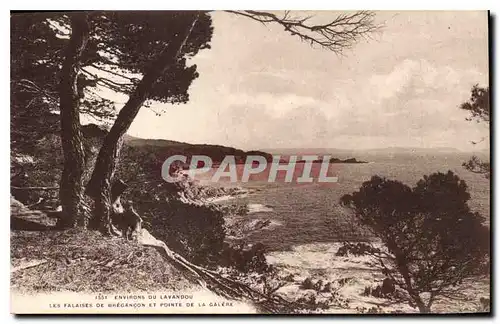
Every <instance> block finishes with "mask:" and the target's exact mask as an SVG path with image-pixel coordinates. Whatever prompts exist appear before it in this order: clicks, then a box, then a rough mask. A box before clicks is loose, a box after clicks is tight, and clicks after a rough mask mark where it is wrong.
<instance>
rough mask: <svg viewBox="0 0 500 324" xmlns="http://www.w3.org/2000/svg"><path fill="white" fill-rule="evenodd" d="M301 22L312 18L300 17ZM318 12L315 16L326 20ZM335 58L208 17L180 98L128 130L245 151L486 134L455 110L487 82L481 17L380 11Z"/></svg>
mask: <svg viewBox="0 0 500 324" xmlns="http://www.w3.org/2000/svg"><path fill="white" fill-rule="evenodd" d="M309 14H310V13H309ZM337 14H338V13H335V12H321V13H320V16H321V17H324V16H328V15H331V16H335V15H337ZM377 21H379V22H385V27H384V28H383V30H382V31H381V32H379V33H377V34H375V35H373V39H370V40H366V41H361V42H360V43H358V44H357V45H356V46H354V48H353V49H352V50H349V51H347V52H346V53H345V56H344V57H339V56H336V55H335V54H334V53H332V52H329V51H326V50H323V49H319V48H311V47H310V46H309V45H308V44H306V43H303V42H301V41H300V40H299V39H297V38H295V37H293V36H291V35H290V34H288V33H285V32H284V31H283V28H280V27H277V26H271V25H270V26H263V25H261V24H259V23H257V22H254V21H252V20H249V19H247V18H244V17H238V16H234V15H231V14H228V13H224V12H217V13H214V14H213V24H214V28H215V31H214V36H213V39H212V42H211V45H212V48H211V49H210V50H205V51H203V52H200V54H199V55H197V56H196V57H195V58H194V59H193V62H194V63H196V64H197V65H198V71H199V73H200V77H199V78H198V79H197V80H195V81H194V83H193V84H192V86H191V88H190V98H191V100H190V102H189V103H188V104H185V105H175V106H168V105H165V107H155V108H156V110H160V109H161V108H166V109H167V110H166V112H165V113H163V114H162V116H160V117H158V116H156V115H155V113H153V112H152V111H151V110H149V109H146V108H143V109H141V111H140V113H139V115H138V116H137V119H136V120H135V121H134V123H133V124H132V126H131V128H130V130H129V134H130V135H133V136H138V137H144V138H164V139H170V140H178V141H185V142H190V143H211V144H221V145H229V146H235V147H238V148H243V149H253V148H284V147H294V148H308V147H309V148H311V147H330V148H343V149H352V148H354V149H363V148H373V147H388V146H413V147H442V146H447V147H456V148H459V149H462V150H474V149H478V148H482V147H484V145H487V141H485V142H483V143H481V144H480V145H479V146H478V147H473V145H472V144H471V143H470V141H471V140H480V139H481V138H482V137H485V136H488V129H487V127H486V126H485V125H483V124H476V123H473V122H467V121H465V117H466V116H467V113H466V112H462V111H460V110H459V109H458V108H457V106H458V105H459V104H460V103H461V102H463V101H464V100H466V99H467V98H468V97H469V94H470V88H471V86H472V85H473V84H475V83H479V84H480V85H486V84H487V81H488V33H487V13H486V12H464V11H462V12H437V11H435V12H378V13H377Z"/></svg>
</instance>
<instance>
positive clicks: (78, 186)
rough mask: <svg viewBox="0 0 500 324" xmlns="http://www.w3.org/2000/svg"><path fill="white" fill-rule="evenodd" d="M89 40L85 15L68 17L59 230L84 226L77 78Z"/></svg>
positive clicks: (61, 105)
mask: <svg viewBox="0 0 500 324" xmlns="http://www.w3.org/2000/svg"><path fill="white" fill-rule="evenodd" d="M88 39H89V25H88V21H87V15H86V14H84V13H81V14H75V15H74V16H72V18H71V38H70V41H69V44H68V48H67V50H66V57H65V59H64V62H63V64H62V70H61V83H60V89H59V96H60V102H59V108H60V115H61V141H62V148H63V153H64V169H63V173H62V177H61V186H60V192H59V196H60V199H61V205H62V208H63V215H64V217H63V218H62V220H61V222H60V223H59V224H58V225H59V226H61V227H75V226H86V223H87V220H86V217H85V215H84V212H83V194H84V186H83V173H84V168H85V151H84V147H83V140H82V132H81V129H80V128H81V125H80V113H79V96H78V91H77V84H76V82H77V76H78V70H79V68H80V59H81V55H82V53H83V51H84V49H85V47H86V45H87V41H88Z"/></svg>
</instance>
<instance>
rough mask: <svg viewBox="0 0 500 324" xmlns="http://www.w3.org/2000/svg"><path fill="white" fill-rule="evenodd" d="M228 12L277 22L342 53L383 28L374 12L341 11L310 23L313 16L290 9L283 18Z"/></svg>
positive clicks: (255, 12) (306, 39) (244, 12)
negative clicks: (325, 20) (323, 21)
mask: <svg viewBox="0 0 500 324" xmlns="http://www.w3.org/2000/svg"><path fill="white" fill-rule="evenodd" d="M226 12H229V13H232V14H235V15H240V16H243V17H247V18H250V19H252V20H255V21H257V22H260V23H262V24H264V25H266V24H269V23H276V24H278V25H281V26H282V27H283V28H284V29H285V31H287V32H289V33H290V34H292V35H293V36H297V37H299V38H300V39H301V40H302V41H305V42H308V43H310V45H311V46H313V45H319V46H320V47H322V48H325V49H328V50H330V51H333V52H335V53H336V54H341V53H342V52H343V50H344V49H348V48H351V47H352V45H353V44H355V43H356V42H357V41H358V40H359V39H360V38H363V37H366V36H369V34H371V33H372V32H375V31H377V30H379V29H380V28H381V27H382V26H381V25H377V24H375V22H374V17H375V13H374V12H372V11H357V12H354V13H349V14H347V13H346V14H341V15H339V16H337V17H336V18H335V19H333V20H332V21H330V22H329V23H326V24H312V23H308V22H309V20H310V18H312V17H310V16H308V17H291V16H290V12H289V11H285V12H284V14H283V16H282V17H278V16H277V15H276V14H274V13H270V12H265V11H255V10H243V11H234V10H226Z"/></svg>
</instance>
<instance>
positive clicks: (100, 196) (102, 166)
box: [87, 16, 198, 234]
mask: <svg viewBox="0 0 500 324" xmlns="http://www.w3.org/2000/svg"><path fill="white" fill-rule="evenodd" d="M197 20H198V16H194V17H193V21H192V23H191V24H190V25H189V27H188V28H187V29H186V32H185V33H184V34H182V33H179V34H177V37H176V38H174V39H173V40H172V41H171V42H170V43H169V44H168V46H167V47H166V48H165V49H164V50H163V51H162V53H161V54H160V56H159V57H158V59H157V60H156V62H154V63H153V64H151V68H150V69H149V70H148V71H147V72H146V73H145V74H144V76H143V78H142V80H141V82H139V84H138V85H137V88H136V89H135V91H134V92H133V93H132V94H131V95H130V97H129V100H128V101H127V103H126V104H125V105H124V106H123V108H122V109H121V110H120V112H119V114H118V117H117V118H116V120H115V123H114V124H113V126H112V127H111V129H110V131H109V133H108V134H107V135H106V137H105V138H104V142H103V144H102V147H101V149H100V151H99V155H98V156H97V161H96V164H95V168H94V172H93V173H92V177H91V179H90V181H89V183H88V185H87V194H88V195H89V196H90V197H92V198H93V199H94V201H95V215H94V217H96V218H97V222H98V223H99V228H100V229H101V231H102V232H103V233H104V234H109V233H111V228H112V227H111V221H110V211H111V203H112V201H111V197H110V194H111V182H112V179H113V175H114V172H115V169H116V165H117V164H118V161H119V159H120V149H121V146H122V143H123V135H125V133H126V132H127V130H128V129H129V127H130V125H131V124H132V122H133V121H134V118H135V117H136V116H137V113H138V112H139V109H140V108H141V107H142V105H143V104H144V101H146V99H148V96H149V92H150V91H151V89H152V87H153V85H154V83H155V82H156V81H157V80H158V78H159V77H160V76H161V75H163V74H164V73H165V71H166V70H167V69H168V68H169V67H170V66H172V65H174V64H176V62H177V60H178V57H179V55H180V54H181V52H182V48H183V47H184V45H185V44H186V41H187V39H188V38H189V36H190V34H191V31H192V30H193V27H194V25H195V24H196V21H197Z"/></svg>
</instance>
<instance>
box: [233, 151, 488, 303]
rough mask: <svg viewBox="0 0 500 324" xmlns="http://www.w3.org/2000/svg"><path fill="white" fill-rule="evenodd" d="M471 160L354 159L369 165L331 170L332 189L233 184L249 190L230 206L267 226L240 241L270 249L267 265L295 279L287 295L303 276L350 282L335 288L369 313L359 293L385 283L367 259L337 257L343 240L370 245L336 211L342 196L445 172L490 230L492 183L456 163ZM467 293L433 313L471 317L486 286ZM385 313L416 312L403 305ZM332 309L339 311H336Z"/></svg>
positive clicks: (445, 156)
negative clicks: (376, 183) (382, 182)
mask: <svg viewBox="0 0 500 324" xmlns="http://www.w3.org/2000/svg"><path fill="white" fill-rule="evenodd" d="M470 156H471V154H470V153H464V152H442V153H441V152H434V153H411V152H409V153H395V154H387V153H386V152H383V153H366V154H363V153H359V154H358V155H356V156H353V155H350V156H348V157H355V158H356V159H357V160H363V161H367V162H368V163H359V164H348V163H342V164H335V165H334V168H335V172H336V175H337V177H338V182H337V183H335V184H329V185H324V184H320V183H311V184H296V183H295V184H294V183H283V182H281V183H267V182H260V183H259V182H248V183H238V186H241V187H244V188H247V189H251V191H250V193H249V194H248V195H245V196H243V197H239V198H235V199H233V200H231V201H230V203H231V204H243V205H247V207H248V210H249V212H248V215H247V217H249V218H251V219H256V220H270V225H269V226H268V227H266V228H265V229H262V230H259V231H256V232H254V233H251V234H250V235H249V236H248V237H247V238H246V239H247V242H248V243H257V242H259V243H263V244H264V245H265V246H266V247H267V248H268V261H269V262H270V263H272V264H274V265H275V266H277V267H278V268H280V269H281V271H282V272H283V273H284V274H293V275H294V276H295V277H296V284H295V285H291V286H289V287H285V288H284V289H285V290H286V289H288V291H286V293H287V294H291V295H297V294H300V293H301V291H300V289H299V288H298V287H299V283H300V281H301V280H303V279H304V278H306V277H311V278H313V279H316V280H320V279H321V280H323V281H332V282H333V281H337V282H338V281H339V280H340V279H344V280H343V281H342V282H348V284H346V285H345V286H343V287H341V288H342V289H341V290H342V293H343V294H344V295H346V296H347V297H346V298H348V299H350V303H349V304H350V305H351V306H350V309H351V310H354V309H355V308H356V307H360V308H363V307H366V308H369V307H373V304H374V303H375V304H376V302H377V301H374V300H373V298H372V297H362V296H361V293H362V291H363V289H364V287H366V286H370V285H371V286H373V285H375V284H376V283H377V282H380V281H382V280H383V278H384V277H383V276H382V275H381V274H380V272H378V271H375V270H374V268H373V266H372V264H371V262H370V260H366V259H364V258H352V257H350V258H342V257H337V256H335V253H336V251H337V249H338V248H339V247H340V246H341V242H343V241H346V240H348V241H366V240H372V239H373V238H372V237H370V236H369V233H368V232H367V231H366V230H363V229H362V228H361V227H360V226H359V225H358V223H357V222H356V220H355V218H354V216H353V215H352V214H351V213H350V211H349V210H346V209H345V208H344V207H342V206H340V204H339V199H340V197H342V196H343V195H345V194H348V193H352V192H354V191H356V190H358V189H359V187H360V186H361V184H362V183H363V182H364V181H368V180H370V178H371V177H372V176H373V175H378V176H382V177H386V178H388V179H393V180H398V181H401V182H403V183H405V184H407V185H409V186H414V185H415V184H416V182H417V181H418V180H420V179H421V178H422V177H423V176H424V175H429V174H431V173H434V172H447V171H448V170H451V171H453V172H454V173H456V174H457V175H458V176H459V177H460V178H461V179H463V180H464V181H465V182H466V184H467V186H468V188H469V193H470V194H471V199H470V201H469V206H470V207H471V209H472V210H473V211H477V212H479V213H480V214H482V215H483V216H484V217H485V218H486V222H487V224H489V217H490V181H489V180H488V179H486V178H485V177H484V176H483V175H481V174H475V173H472V172H469V171H468V170H466V169H464V168H463V166H462V163H463V162H464V161H467V160H468V159H469V158H470ZM341 158H342V156H341ZM228 203H229V201H228ZM467 289H468V291H469V292H470V294H469V295H470V298H471V300H469V301H461V302H455V301H454V302H451V301H443V302H442V304H439V303H438V304H437V306H436V309H437V310H438V311H443V312H448V311H471V310H474V307H475V306H474V303H475V299H477V298H478V297H477V296H485V297H488V298H489V284H488V282H487V281H484V280H483V281H482V282H477V281H476V282H474V283H472V284H471V286H470V287H469V288H467ZM370 305H371V306H370ZM398 307H399V308H398ZM385 309H389V310H392V311H403V312H411V311H415V310H413V309H411V308H409V306H407V305H404V304H403V305H391V306H390V307H389V308H387V307H386V308H385ZM332 311H340V312H342V311H343V310H342V309H340V310H338V309H335V308H334V309H333V310H332Z"/></svg>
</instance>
